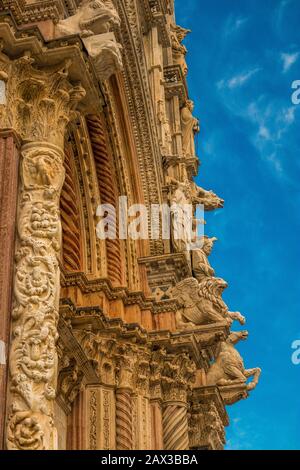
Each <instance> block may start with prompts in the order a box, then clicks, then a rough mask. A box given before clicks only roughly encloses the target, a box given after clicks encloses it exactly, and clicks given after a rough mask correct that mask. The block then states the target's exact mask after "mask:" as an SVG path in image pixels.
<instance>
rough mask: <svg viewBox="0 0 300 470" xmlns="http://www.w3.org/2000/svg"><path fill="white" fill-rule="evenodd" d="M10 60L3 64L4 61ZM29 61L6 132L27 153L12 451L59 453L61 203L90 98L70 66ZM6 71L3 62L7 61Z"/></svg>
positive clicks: (19, 76)
mask: <svg viewBox="0 0 300 470" xmlns="http://www.w3.org/2000/svg"><path fill="white" fill-rule="evenodd" d="M1 58H2V57H1ZM33 62H34V61H33V59H32V58H31V57H30V55H29V54H25V55H24V56H23V57H21V58H20V59H17V60H15V61H9V60H8V59H7V62H6V68H7V76H8V78H7V91H6V96H7V113H6V114H5V113H4V114H2V116H1V117H2V119H3V121H4V122H5V123H6V127H12V128H13V129H16V130H17V132H18V133H19V134H20V135H21V137H22V140H23V143H24V144H23V146H22V149H21V162H20V186H19V194H18V215H17V240H16V248H15V273H14V299H13V310H12V328H11V345H10V355H9V368H10V377H9V390H8V418H7V419H8V422H7V447H8V448H9V449H24V450H25V449H31V450H36V449H54V448H55V447H56V441H57V439H56V432H55V428H54V424H53V407H54V398H55V393H56V380H57V353H56V346H55V343H56V340H57V320H58V306H59V290H60V272H59V258H60V248H61V223H60V217H59V198H60V191H61V188H62V184H63V181H64V168H63V155H64V154H63V144H64V133H65V128H66V125H67V123H68V122H69V120H70V118H71V117H72V115H73V112H74V109H75V107H76V105H77V102H78V101H79V100H80V99H81V98H82V97H83V96H84V94H85V93H84V90H83V89H82V87H81V86H80V85H79V84H78V85H77V86H75V87H73V86H72V85H71V84H70V83H69V82H68V80H67V76H68V67H69V65H70V64H68V63H64V64H60V66H57V67H51V68H48V69H47V70H46V69H43V70H41V69H36V68H34V67H33V66H32V63H33ZM0 65H1V62H0Z"/></svg>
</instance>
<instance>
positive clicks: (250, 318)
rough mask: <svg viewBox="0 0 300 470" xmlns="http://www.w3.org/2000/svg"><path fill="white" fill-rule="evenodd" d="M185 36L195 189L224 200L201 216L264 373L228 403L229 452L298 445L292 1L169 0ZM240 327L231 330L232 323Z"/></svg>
mask: <svg viewBox="0 0 300 470" xmlns="http://www.w3.org/2000/svg"><path fill="white" fill-rule="evenodd" d="M176 12H177V13H176V17H177V18H176V19H177V23H178V24H180V25H181V26H184V27H187V28H190V29H192V31H193V32H192V34H190V35H189V36H188V37H187V38H186V40H185V44H186V46H187V48H188V50H189V54H188V65H189V74H188V83H189V92H190V96H191V98H192V99H194V100H195V115H196V116H197V117H199V118H200V123H201V131H200V134H199V137H198V143H197V147H198V155H199V157H200V160H201V167H200V171H199V176H198V177H197V182H198V184H200V185H203V186H204V187H205V188H206V189H213V190H214V191H215V192H217V194H218V195H219V196H222V197H224V199H225V207H224V209H223V210H219V211H216V212H215V213H213V214H209V215H208V216H207V217H206V220H207V226H206V233H207V234H209V235H213V236H217V237H218V238H219V241H218V242H217V243H216V245H215V249H214V252H213V254H212V255H211V263H212V265H213V266H214V268H215V269H216V273H217V275H218V276H220V277H223V278H224V279H226V280H227V281H228V283H229V287H228V289H227V292H226V293H225V295H224V298H225V300H226V302H227V304H228V306H229V307H230V309H231V310H239V311H241V313H242V314H244V315H246V317H247V329H248V331H249V338H248V340H247V341H246V342H244V343H240V344H239V346H238V349H239V351H240V352H241V354H242V356H243V358H244V361H245V365H246V367H248V368H251V367H256V366H260V367H261V368H262V370H263V372H262V376H261V380H260V383H259V385H258V387H257V389H256V390H254V391H253V392H252V394H251V396H250V397H249V398H248V399H247V400H244V401H242V402H240V403H238V404H235V405H233V406H231V407H228V412H229V415H230V418H231V425H230V427H229V428H228V431H227V440H228V445H227V448H228V449H245V450H246V449H300V426H299V423H300V365H299V366H295V365H293V364H292V362H291V354H292V350H291V343H292V342H293V341H294V340H296V339H300V295H299V294H300V291H299V283H300V243H299V234H300V217H299V203H300V190H299V187H300V159H299V157H300V155H299V149H300V105H298V106H295V105H293V104H292V102H291V94H292V90H291V83H292V82H293V81H294V80H300V29H299V22H300V2H299V0H282V1H280V0H251V1H249V0H209V1H207V0H176ZM235 328H236V329H238V325H235Z"/></svg>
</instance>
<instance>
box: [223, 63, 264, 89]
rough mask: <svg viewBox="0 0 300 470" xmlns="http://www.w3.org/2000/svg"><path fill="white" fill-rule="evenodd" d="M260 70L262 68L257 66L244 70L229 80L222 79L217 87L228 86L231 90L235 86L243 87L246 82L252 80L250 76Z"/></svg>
mask: <svg viewBox="0 0 300 470" xmlns="http://www.w3.org/2000/svg"><path fill="white" fill-rule="evenodd" d="M259 71H260V68H258V67H257V68H254V69H251V70H247V71H245V72H242V73H240V74H238V75H235V76H233V77H231V78H229V79H227V80H225V79H222V80H220V81H219V82H218V83H217V87H218V88H219V89H222V88H228V89H230V90H232V89H234V88H238V87H241V86H243V85H244V84H245V83H246V82H248V81H249V80H250V78H252V77H253V75H255V74H256V73H257V72H259Z"/></svg>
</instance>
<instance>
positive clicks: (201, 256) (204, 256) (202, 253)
mask: <svg viewBox="0 0 300 470" xmlns="http://www.w3.org/2000/svg"><path fill="white" fill-rule="evenodd" d="M201 240H202V247H201V248H196V249H194V250H192V253H191V258H192V273H193V276H194V277H195V278H196V279H197V281H198V282H199V283H200V282H202V281H203V280H205V278H207V277H214V276H215V271H214V269H213V268H212V267H211V265H210V262H209V261H208V256H209V255H210V254H211V251H212V248H213V246H214V242H215V241H217V238H215V237H213V238H209V237H207V236H204V237H201Z"/></svg>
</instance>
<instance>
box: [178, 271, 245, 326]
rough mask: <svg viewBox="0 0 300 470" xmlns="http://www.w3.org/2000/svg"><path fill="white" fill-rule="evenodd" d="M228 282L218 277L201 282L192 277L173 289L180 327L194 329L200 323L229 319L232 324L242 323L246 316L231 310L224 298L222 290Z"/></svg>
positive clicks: (229, 323)
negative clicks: (236, 321)
mask: <svg viewBox="0 0 300 470" xmlns="http://www.w3.org/2000/svg"><path fill="white" fill-rule="evenodd" d="M226 287H227V282H225V281H224V280H223V279H220V278H218V277H207V278H206V279H204V280H203V281H202V282H201V283H199V282H198V281H197V279H195V278H193V277H190V278H188V279H184V280H183V281H181V282H179V283H178V284H177V285H176V286H175V287H174V288H173V291H172V295H173V297H174V299H176V300H177V302H178V304H179V306H180V307H179V310H177V312H176V325H177V328H178V329H186V328H189V329H194V328H195V327H196V326H199V325H207V324H209V323H215V322H222V321H224V320H227V322H228V325H231V324H232V322H233V320H238V321H239V322H240V324H241V325H243V324H244V323H245V318H244V317H243V316H242V315H241V314H240V313H239V312H229V310H228V307H227V305H226V304H225V302H224V301H223V299H222V292H223V290H224V289H226Z"/></svg>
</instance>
